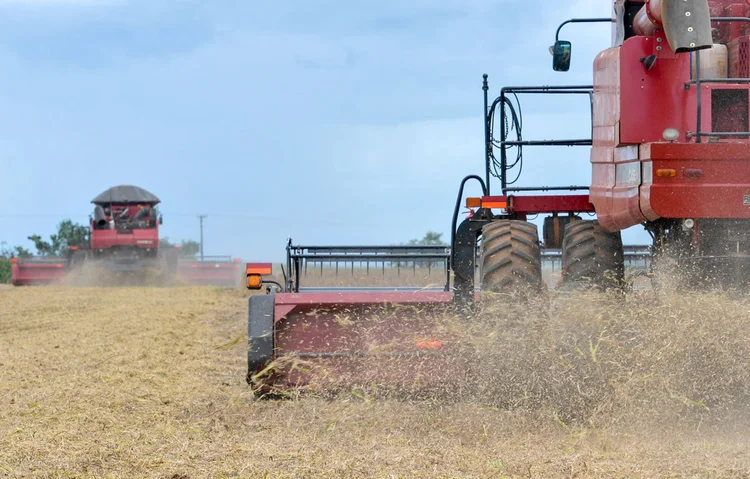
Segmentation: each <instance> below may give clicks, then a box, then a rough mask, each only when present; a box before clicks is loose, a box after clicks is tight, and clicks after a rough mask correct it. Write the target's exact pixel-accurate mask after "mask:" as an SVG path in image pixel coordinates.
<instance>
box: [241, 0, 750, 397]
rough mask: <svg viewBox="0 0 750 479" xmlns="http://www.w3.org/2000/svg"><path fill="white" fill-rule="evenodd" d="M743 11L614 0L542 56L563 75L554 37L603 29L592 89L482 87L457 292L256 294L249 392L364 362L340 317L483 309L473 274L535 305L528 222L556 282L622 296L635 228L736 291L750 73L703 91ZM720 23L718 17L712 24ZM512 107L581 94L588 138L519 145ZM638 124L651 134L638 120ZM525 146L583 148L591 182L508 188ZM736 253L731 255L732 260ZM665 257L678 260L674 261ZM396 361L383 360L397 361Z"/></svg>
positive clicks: (725, 5) (564, 61)
mask: <svg viewBox="0 0 750 479" xmlns="http://www.w3.org/2000/svg"><path fill="white" fill-rule="evenodd" d="M735 3H736V4H735ZM740 9H744V13H745V14H746V15H748V14H750V4H748V3H747V2H746V3H745V4H742V3H737V2H733V1H732V0H711V2H709V1H707V0H684V1H679V2H676V1H673V0H650V1H646V2H637V1H629V0H616V1H615V2H614V13H615V15H614V18H605V19H596V18H592V19H571V20H567V21H565V22H563V23H562V24H561V25H560V28H558V30H557V35H556V41H555V44H554V45H553V47H551V48H550V52H551V53H552V56H553V60H552V64H553V69H554V70H556V71H567V70H568V68H569V65H570V53H571V46H570V42H566V41H562V40H559V33H560V29H561V28H562V26H564V25H566V24H568V23H591V22H609V23H612V24H614V31H613V33H614V35H613V45H612V47H611V48H608V49H606V50H604V51H602V52H601V53H600V54H599V55H598V56H597V59H596V60H595V62H594V66H595V68H594V71H595V77H594V82H593V85H583V86H581V85H572V86H537V87H534V86H525V87H504V88H502V89H501V90H500V96H499V97H497V98H496V99H495V100H494V101H493V102H492V104H491V105H489V104H488V103H489V102H488V100H489V97H488V91H489V85H488V80H487V78H488V77H487V75H484V81H483V85H482V88H483V91H484V115H483V120H484V121H483V123H484V134H485V158H484V160H485V177H484V178H482V177H480V176H478V175H469V176H467V177H466V178H464V179H463V180H462V181H461V184H460V187H459V192H458V198H457V201H456V206H455V209H454V212H453V219H452V225H451V249H450V254H451V258H450V262H449V266H450V270H451V272H452V273H453V286H452V288H446V291H441V292H420V293H414V292H402V291H392V292H382V291H374V292H368V293H364V292H361V293H360V292H357V293H346V292H343V293H341V292H339V293H332V292H329V293H326V292H315V293H309V294H305V293H300V292H292V291H290V290H287V291H284V292H281V293H278V294H276V293H274V292H273V291H269V292H270V293H271V294H270V295H268V296H254V297H251V298H250V299H249V318H248V341H249V348H250V350H249V353H248V381H249V382H250V383H251V384H253V383H258V382H260V383H261V384H262V383H263V382H265V381H268V378H265V379H262V380H261V379H259V378H258V377H257V374H258V372H259V371H262V370H264V368H267V367H268V365H269V363H271V362H272V361H274V360H275V359H277V358H279V357H283V356H297V357H304V358H315V359H333V358H354V357H360V356H367V354H368V353H367V351H366V349H367V343H366V342H365V341H364V340H362V338H360V337H359V336H358V335H357V333H356V332H352V331H351V330H346V329H343V328H341V327H340V325H339V324H338V323H337V317H338V316H340V315H341V314H343V312H345V311H351V310H354V309H357V308H377V307H382V306H388V305H397V306H399V307H401V306H409V305H411V306H416V308H414V309H416V310H427V309H428V308H429V307H441V308H443V309H445V308H446V307H448V308H452V309H453V310H454V311H456V312H457V313H458V314H459V315H461V316H463V317H470V316H471V314H470V313H471V312H472V311H473V309H474V305H475V304H477V301H478V299H479V297H480V294H478V291H477V288H476V284H475V274H476V271H477V269H479V270H480V277H481V279H480V282H481V287H480V288H478V289H479V291H486V292H493V293H497V292H499V293H511V294H513V295H518V294H519V293H524V294H521V296H525V297H529V296H536V295H539V294H540V293H541V291H542V289H543V285H544V281H543V279H542V276H541V247H542V242H541V241H540V240H539V234H538V233H539V232H538V227H537V226H536V225H535V224H533V223H531V222H529V221H528V216H530V215H537V214H544V215H549V216H547V217H546V218H545V222H544V227H543V235H542V236H543V239H544V245H545V246H546V247H550V248H559V249H561V250H562V269H563V277H562V281H563V284H577V283H584V284H585V285H586V286H594V287H597V288H602V289H610V288H615V289H617V290H620V289H621V288H622V287H623V286H624V284H625V281H624V249H625V248H624V246H623V243H622V237H621V232H622V231H623V230H625V229H627V228H630V227H632V226H636V225H641V226H644V227H645V229H646V231H647V232H649V233H650V234H651V236H652V238H653V243H654V245H653V246H654V250H653V253H654V254H655V257H661V256H662V255H665V256H666V255H670V256H674V257H676V258H677V259H678V260H680V261H681V262H683V263H690V262H693V263H695V262H697V263H701V262H703V261H705V260H709V261H715V260H719V261H722V260H726V259H730V260H733V261H734V263H733V267H734V268H735V269H736V270H737V271H740V273H742V274H735V275H729V276H732V277H733V278H734V280H736V279H739V278H741V277H743V276H744V280H745V282H746V280H747V279H748V275H747V273H748V271H747V268H746V265H747V264H746V261H743V260H748V259H750V169H748V168H746V167H745V168H743V163H742V162H743V160H744V161H747V158H750V143H749V142H748V141H750V131H748V130H750V128H749V125H748V121H749V118H750V114H749V113H748V110H749V109H750V103H748V101H749V100H748V96H750V72H748V74H747V75H746V78H729V76H728V75H727V76H726V77H725V78H718V79H711V78H707V79H701V61H702V60H701V50H705V49H713V48H714V47H715V46H716V45H715V44H714V43H713V39H712V29H711V24H712V22H714V21H715V22H718V23H719V24H731V23H732V22H735V23H750V17H738V16H735V15H733V14H732V13H733V12H734V11H735V10H740ZM716 12H719V13H720V14H721V15H719V16H718V17H717V16H716V15H715V13H716ZM718 31H719V36H721V38H724V40H725V41H726V39H727V38H734V39H739V40H741V41H744V42H745V43H744V45H745V46H746V47H750V32H748V34H747V35H745V36H742V35H743V32H742V31H740V30H736V29H728V30H726V31H725V30H721V29H719V30H718ZM722 35H723V36H722ZM717 50H718V51H721V48H718V49H717ZM711 51H713V50H711ZM740 51H743V50H740ZM744 52H745V53H744V54H743V53H740V55H741V56H740V60H743V61H744V62H745V63H744V65H746V68H748V69H750V66H748V65H750V48H746V49H745V50H744ZM707 55H708V53H707ZM742 55H744V56H742ZM710 58H712V57H710ZM735 63H737V61H736V60H735ZM693 72H694V73H693ZM704 88H705V89H707V91H709V92H710V94H711V97H710V98H711V101H712V103H707V102H706V101H703V100H702V95H704V94H706V93H704V92H703V91H702V90H703V89H704ZM724 90H727V91H724ZM722 91H724V93H722ZM716 92H718V93H716ZM519 94H547V95H587V96H588V97H589V99H590V111H591V115H592V123H591V128H592V129H591V138H588V139H570V140H524V139H522V138H521V136H520V131H519V132H518V133H519V137H518V138H516V139H509V135H510V133H511V132H510V131H508V128H506V120H510V121H511V122H513V123H514V126H519V127H520V125H517V122H516V118H515V111H514V107H513V104H512V102H511V101H510V98H509V97H510V96H511V95H512V96H514V97H517V95H519ZM738 98H739V100H738ZM743 99H744V100H743ZM722 102H724V103H722ZM725 103H727V104H730V106H731V107H736V108H738V109H739V110H740V111H741V113H744V116H742V115H740V116H739V117H737V118H732V117H731V116H729V117H728V115H727V114H725V113H724V112H723V111H722V105H723V104H725ZM498 106H499V107H500V120H501V121H500V125H501V134H500V139H499V140H496V139H495V138H494V132H493V120H494V118H495V114H496V113H495V112H496V110H497V107H498ZM712 107H713V108H712ZM506 108H507V110H509V114H508V113H507V110H506ZM693 109H694V110H693ZM644 115H645V116H646V117H647V118H648V119H649V121H647V122H646V121H643V118H644ZM743 119H744V124H741V123H742V122H743ZM691 124H692V125H695V128H692V127H691V126H690V125H691ZM716 125H729V126H730V127H731V129H732V131H726V130H721V129H717V128H715V126H716ZM703 139H708V141H706V142H704V141H703ZM531 146H589V147H591V156H590V165H591V172H592V181H591V184H590V185H589V186H538V187H516V186H512V185H513V183H514V181H515V180H513V181H508V176H507V175H508V171H509V169H510V168H512V167H513V166H514V165H515V162H512V161H511V162H509V160H508V157H507V153H506V149H507V148H511V147H517V148H519V149H520V148H523V147H531ZM495 148H499V149H500V160H499V161H498V160H497V159H496V158H495V156H494V150H495ZM516 161H518V160H516ZM493 168H494V169H495V170H496V171H495V172H494V174H493ZM498 168H499V171H497V169H498ZM492 176H495V177H497V178H499V180H500V184H501V194H500V195H493V194H492V193H493V192H492V191H491V190H490V187H491V185H490V183H491V177H492ZM469 181H476V182H478V183H479V185H480V187H481V191H482V196H481V197H478V198H467V200H466V204H465V206H466V207H467V208H469V209H470V210H471V211H472V214H471V215H470V216H469V217H468V218H466V219H464V220H463V221H462V222H461V223H460V224H458V220H459V215H460V210H461V207H462V199H463V197H464V187H465V185H466V184H467V183H468V182H469ZM581 190H588V194H576V193H575V192H576V191H581ZM558 192H567V193H566V194H556V193H558ZM527 193H547V194H538V195H537V194H532V195H530V194H527ZM548 193H554V194H548ZM474 210H476V211H474ZM498 210H499V212H497V213H496V212H495V211H498ZM583 214H588V215H592V216H593V215H596V217H597V219H596V220H583V219H582V218H581V216H579V215H583ZM700 226H703V229H700ZM717 245H718V246H717ZM735 246H736V249H737V251H736V252H733V251H732V248H734V247H735ZM674 249H676V250H677V251H676V254H675V252H674V251H670V250H674ZM478 250H479V253H480V254H479V260H477V252H478ZM477 261H479V264H477ZM720 264H721V263H720ZM743 268H745V271H744V272H743V271H741V270H742V269H743ZM719 269H721V267H719ZM701 271H703V272H705V271H706V270H705V269H701ZM250 273H251V272H250V269H248V287H249V288H250V289H259V288H260V284H261V283H262V281H258V279H257V275H254V274H250ZM251 277H252V278H254V279H253V281H252V287H251ZM256 286H257V287H256ZM467 313H469V314H467ZM404 316H407V315H406V314H404ZM311 318H313V319H311ZM403 319H404V320H406V319H409V318H406V317H404V318H403ZM412 319H413V318H412ZM400 326H401V322H399V321H396V320H394V319H391V320H390V322H389V323H388V324H386V325H385V326H382V325H379V326H378V327H382V328H385V329H381V330H378V331H377V332H378V334H380V336H381V337H382V336H383V335H386V336H387V335H388V334H393V335H395V334H397V333H396V330H397V329H398V327H400ZM389 328H390V329H389ZM407 329H408V327H407ZM403 332H404V331H403V330H401V331H400V332H398V334H402V333H403ZM376 336H377V335H376ZM376 339H377V338H376ZM436 343H439V341H437V342H436ZM418 344H422V343H418ZM412 346H413V345H412ZM418 347H419V346H417V348H418ZM337 348H340V349H339V350H337ZM406 349H407V350H408V349H409V348H408V345H407V348H406ZM413 349H414V348H413V347H412V350H413ZM401 353H403V351H396V352H394V353H393V354H394V355H395V356H394V357H400V356H399V354H401ZM438 375H439V374H438ZM289 378H290V377H289V376H288V375H285V373H283V372H282V373H280V374H277V375H275V376H274V377H273V379H272V380H271V382H274V383H275V384H281V385H282V386H284V385H286V386H289V385H293V383H294V384H298V383H299V381H302V382H304V380H302V379H300V377H299V375H297V376H295V377H294V378H293V380H290V379H289Z"/></svg>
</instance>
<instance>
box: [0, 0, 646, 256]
mask: <svg viewBox="0 0 750 479" xmlns="http://www.w3.org/2000/svg"><path fill="white" fill-rule="evenodd" d="M610 11H611V5H610V3H609V2H602V1H598V0H580V1H574V2H552V1H549V0H547V1H541V0H531V1H524V2H518V1H515V2H512V1H503V0H492V1H490V0H455V1H447V0H431V1H427V0H411V1H408V2H401V1H396V0H379V1H369V0H364V1H360V2H343V1H333V0H319V1H315V2H311V1H296V0H288V1H286V2H262V3H260V2H252V1H247V0H245V1H229V0H227V1H223V0H212V1H210V2H207V1H194V0H137V1H136V0H133V1H127V0H100V1H97V0H0V40H1V41H0V71H2V72H3V74H2V75H1V76H0V102H2V105H3V108H2V110H3V114H2V115H0V129H1V131H2V134H0V165H1V166H2V172H3V173H4V176H5V178H6V181H5V186H4V188H3V189H2V191H1V192H0V220H1V222H0V224H2V227H0V241H6V242H7V243H10V244H21V245H24V246H30V244H29V242H28V241H27V240H26V237H27V236H28V235H30V234H32V233H35V232H38V233H40V234H43V235H45V236H46V235H48V234H50V233H52V232H53V231H54V230H55V227H56V224H57V223H58V222H59V221H60V220H62V219H65V218H71V219H73V220H75V221H79V222H86V221H87V218H88V215H89V213H90V211H91V207H92V205H91V204H90V201H91V199H92V198H93V197H94V196H96V195H97V194H99V193H100V192H101V191H103V190H105V189H107V188H108V187H110V186H112V185H116V184H136V185H139V186H142V187H144V188H146V189H148V190H150V191H152V192H153V193H155V194H156V195H157V196H159V197H160V198H161V200H162V205H161V210H162V212H163V214H164V220H165V221H164V225H163V235H165V236H169V237H170V238H172V239H181V238H182V239H186V238H192V239H197V237H198V219H197V218H196V216H197V215H198V214H207V215H208V218H207V219H206V220H205V248H206V251H205V252H206V254H221V255H223V254H227V255H233V256H237V257H241V258H243V259H244V260H246V261H254V260H266V259H267V260H272V261H279V260H281V259H282V258H283V255H284V246H285V242H286V239H287V238H288V237H292V238H293V239H294V241H295V242H297V243H306V244H322V243H328V244H330V243H334V244H393V243H399V242H402V241H408V240H409V239H411V238H415V237H421V236H422V235H423V234H424V233H425V232H426V231H428V230H434V231H439V232H443V233H444V238H446V239H447V238H448V237H449V232H450V219H451V214H452V209H453V204H454V202H455V195H456V193H457V188H458V183H459V181H460V180H461V178H463V177H464V176H466V175H468V174H471V173H479V174H482V172H483V156H482V135H483V131H482V124H481V121H482V120H481V108H482V96H481V95H482V91H481V80H482V74H483V73H488V74H489V75H490V87H491V92H490V93H491V94H493V93H494V95H495V96H496V95H497V94H499V89H500V88H501V87H502V86H506V85H511V84H513V85H525V84H534V85H539V84H587V83H590V82H591V65H592V61H593V58H594V56H595V55H596V53H597V52H598V51H600V50H602V49H605V48H607V47H608V46H609V44H610V26H609V25H572V26H567V27H565V29H564V30H563V34H562V37H563V38H566V39H569V40H571V41H572V42H573V66H572V69H571V71H570V72H568V73H566V74H562V73H557V72H553V71H552V69H551V56H550V54H549V52H548V51H547V47H548V46H549V45H551V44H552V43H553V41H554V33H555V29H556V28H557V25H558V24H559V23H560V22H562V21H563V20H566V19H568V18H571V17H586V16H605V17H606V16H609V15H610ZM528 100H531V101H524V103H523V115H524V136H525V138H527V139H532V138H553V137H557V138H560V137H566V136H567V137H586V136H587V132H588V128H589V124H588V121H589V113H588V110H587V107H586V104H585V101H583V99H582V98H577V99H564V100H560V101H555V102H550V101H547V100H545V101H538V100H532V99H531V98H528ZM576 100H577V101H576ZM524 156H525V166H524V176H523V177H522V180H521V182H520V183H519V184H522V185H538V184H562V183H567V184H573V183H575V184H587V183H588V181H589V179H590V167H589V163H588V149H587V148H578V149H571V148H560V149H543V150H540V149H533V150H532V149H529V150H527V151H525V155H524ZM470 193H474V194H476V193H477V191H476V190H475V189H474V190H471V191H470ZM641 231H642V229H641V228H640V227H639V228H635V229H633V230H632V231H628V232H626V233H625V235H624V239H625V241H626V242H642V241H645V240H646V238H645V237H644V234H643V233H642V232H641Z"/></svg>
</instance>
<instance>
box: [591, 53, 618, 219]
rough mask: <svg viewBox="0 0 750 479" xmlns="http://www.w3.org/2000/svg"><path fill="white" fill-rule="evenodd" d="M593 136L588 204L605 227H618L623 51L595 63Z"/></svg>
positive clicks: (601, 55) (602, 54) (603, 56)
mask: <svg viewBox="0 0 750 479" xmlns="http://www.w3.org/2000/svg"><path fill="white" fill-rule="evenodd" d="M593 101H594V105H593V108H594V110H593V125H594V132H593V134H594V136H593V146H592V148H591V188H590V190H589V201H590V202H591V203H592V204H593V205H594V209H595V210H596V211H597V213H599V214H598V215H597V216H598V219H599V221H600V223H602V226H603V227H605V228H615V225H614V222H613V220H612V217H611V214H610V212H611V210H612V188H614V186H615V174H616V172H615V165H614V147H615V145H616V144H617V141H618V140H617V139H618V137H619V132H618V131H619V118H620V48H619V47H618V48H611V49H608V50H605V51H603V52H601V53H600V54H599V55H597V57H596V59H595V60H594V97H593Z"/></svg>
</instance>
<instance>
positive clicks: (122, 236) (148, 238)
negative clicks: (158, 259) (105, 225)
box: [91, 228, 159, 249]
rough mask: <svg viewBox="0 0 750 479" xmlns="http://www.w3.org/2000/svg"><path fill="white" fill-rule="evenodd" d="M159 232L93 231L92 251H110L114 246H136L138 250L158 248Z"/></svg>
mask: <svg viewBox="0 0 750 479" xmlns="http://www.w3.org/2000/svg"><path fill="white" fill-rule="evenodd" d="M158 244H159V230H158V229H157V228H153V229H136V230H132V233H118V231H117V230H97V229H95V230H93V231H92V233H91V248H92V249H109V248H112V247H114V246H136V247H138V248H152V249H153V248H157V247H158Z"/></svg>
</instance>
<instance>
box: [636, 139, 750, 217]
mask: <svg viewBox="0 0 750 479" xmlns="http://www.w3.org/2000/svg"><path fill="white" fill-rule="evenodd" d="M641 150H642V156H643V158H642V159H643V160H645V161H649V160H650V162H651V163H652V164H653V166H652V168H653V179H652V182H653V184H652V185H651V186H650V187H649V188H644V189H643V191H642V194H641V203H642V208H643V209H644V211H648V212H652V213H653V215H656V216H659V217H663V218H750V206H748V205H745V197H746V196H747V195H750V169H748V168H747V165H748V163H747V162H748V160H749V159H750V144H747V143H701V144H679V143H674V144H670V143H654V144H651V145H648V146H646V145H644V147H643V148H642V149H641ZM660 168H665V169H666V168H671V169H675V170H676V171H677V175H676V176H675V177H659V176H657V174H656V172H657V170H658V169H660ZM696 171H702V172H703V174H702V175H696V174H695V172H696ZM644 179H645V178H644Z"/></svg>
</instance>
